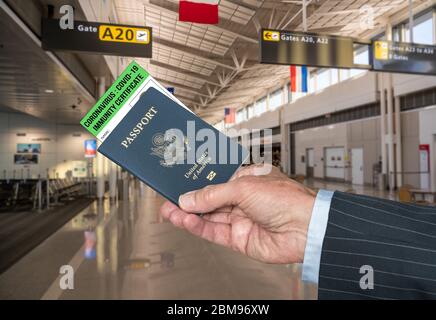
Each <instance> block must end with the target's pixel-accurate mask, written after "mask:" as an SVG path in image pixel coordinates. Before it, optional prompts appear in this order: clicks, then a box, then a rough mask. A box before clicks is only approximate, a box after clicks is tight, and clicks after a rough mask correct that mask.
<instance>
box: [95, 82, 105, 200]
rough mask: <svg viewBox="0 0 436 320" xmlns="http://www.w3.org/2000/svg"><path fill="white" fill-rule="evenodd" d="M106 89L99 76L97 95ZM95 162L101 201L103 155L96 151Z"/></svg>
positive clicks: (102, 190)
mask: <svg viewBox="0 0 436 320" xmlns="http://www.w3.org/2000/svg"><path fill="white" fill-rule="evenodd" d="M105 91H106V79H105V78H104V77H101V78H99V79H98V96H99V97H101V96H102V95H103V94H104V93H105ZM97 144H98V146H100V144H101V143H100V141H97ZM96 158H97V159H96V162H97V168H96V169H97V170H96V171H97V172H96V174H97V199H98V200H99V201H101V200H102V199H103V197H104V180H105V179H104V156H103V155H102V154H101V153H99V152H97V156H96Z"/></svg>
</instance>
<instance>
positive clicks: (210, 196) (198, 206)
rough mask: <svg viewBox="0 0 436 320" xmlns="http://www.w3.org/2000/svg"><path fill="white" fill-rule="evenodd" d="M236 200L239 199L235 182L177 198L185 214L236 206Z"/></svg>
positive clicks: (206, 188) (212, 186) (209, 187)
mask: <svg viewBox="0 0 436 320" xmlns="http://www.w3.org/2000/svg"><path fill="white" fill-rule="evenodd" d="M238 198H239V199H240V198H241V197H240V194H239V193H238V186H237V181H230V182H227V183H222V184H216V185H209V186H207V187H205V188H203V189H200V190H196V191H191V192H188V193H185V194H183V195H181V196H180V198H179V206H180V208H181V209H182V210H184V211H187V212H193V213H207V212H212V211H214V210H216V209H218V208H221V207H225V206H229V205H236V204H237V202H238Z"/></svg>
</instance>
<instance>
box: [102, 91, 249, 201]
mask: <svg viewBox="0 0 436 320" xmlns="http://www.w3.org/2000/svg"><path fill="white" fill-rule="evenodd" d="M188 121H192V122H191V126H192V124H195V130H193V131H192V130H191V129H188V126H187V123H188ZM138 124H141V125H139V126H138ZM205 128H207V129H208V130H212V132H213V133H214V136H215V139H216V142H214V141H212V143H210V144H209V145H211V146H213V148H215V150H213V149H211V150H209V152H208V150H206V149H205V148H204V143H205V141H207V139H208V138H206V139H204V141H203V140H202V139H198V140H197V139H196V137H197V133H198V132H199V131H200V130H201V129H205ZM169 129H178V130H180V131H181V132H183V135H184V137H185V140H184V144H185V147H186V150H191V151H193V154H194V155H197V151H198V148H201V149H200V150H201V151H200V152H198V156H196V157H194V158H195V162H194V163H190V164H189V163H187V161H183V163H176V164H171V163H167V162H166V161H164V156H163V152H164V151H165V150H166V149H165V148H171V144H170V143H169V142H168V141H165V139H164V135H165V132H166V131H167V130H169ZM190 130H191V131H190ZM188 131H189V132H188ZM192 132H194V134H195V136H194V135H193V134H192ZM191 136H193V137H191ZM192 140H194V141H192ZM223 141H226V143H225V147H223V144H222V142H223ZM219 142H220V143H219ZM220 144H221V149H222V150H220ZM202 146H203V147H202ZM232 150H233V152H234V150H237V155H238V157H237V161H235V160H234V159H230V154H231V151H232ZM98 151H99V152H101V153H102V154H103V155H105V156H106V157H108V158H109V159H111V160H112V161H114V162H115V163H117V164H118V165H119V166H121V167H123V168H125V169H126V170H127V171H129V172H130V173H132V174H133V175H135V176H136V177H138V178H139V179H140V180H141V181H143V182H144V183H146V184H147V185H148V186H150V187H151V188H153V189H154V190H155V191H157V192H158V193H160V194H161V195H162V196H164V197H165V198H167V199H168V200H170V201H171V202H173V203H174V204H176V205H177V204H178V199H179V196H180V195H182V194H184V193H186V192H189V191H192V190H197V189H201V188H203V187H205V186H207V185H209V184H218V183H224V182H227V181H228V180H229V179H230V178H231V176H232V175H233V174H234V172H235V171H236V170H237V169H238V168H239V167H240V166H241V164H242V163H244V162H245V160H246V159H247V157H248V152H247V150H246V149H245V148H243V147H242V146H240V145H239V144H238V143H236V142H234V141H233V140H231V139H230V138H229V137H227V136H225V135H224V134H222V133H221V132H219V131H218V130H217V129H215V128H214V127H213V126H211V125H209V124H208V123H206V122H205V121H203V120H202V119H200V118H199V117H197V116H196V115H195V114H193V113H192V112H190V111H189V110H188V109H186V108H185V107H182V106H181V105H180V104H178V103H177V102H176V101H174V100H173V99H171V98H169V97H168V96H167V95H165V94H163V93H162V92H160V91H158V90H157V89H155V88H153V87H150V88H148V89H147V90H146V91H145V92H144V93H142V95H141V97H140V98H139V100H138V101H137V102H136V104H135V105H133V107H132V108H131V109H130V110H129V111H128V113H127V114H126V115H125V116H124V118H123V119H122V120H121V121H120V122H119V123H118V124H117V126H116V127H115V128H114V129H113V130H112V131H111V133H110V134H109V135H108V136H107V137H105V139H104V141H103V143H102V144H101V145H100V147H99V149H98ZM211 151H215V157H214V158H215V163H212V162H211V161H210V155H211ZM186 156H187V155H186ZM187 157H188V156H187ZM185 160H186V159H185ZM231 160H233V162H234V163H232V162H231Z"/></svg>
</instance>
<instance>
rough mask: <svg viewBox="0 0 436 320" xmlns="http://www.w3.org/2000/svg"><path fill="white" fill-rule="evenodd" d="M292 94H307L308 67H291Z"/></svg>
mask: <svg viewBox="0 0 436 320" xmlns="http://www.w3.org/2000/svg"><path fill="white" fill-rule="evenodd" d="M290 72H291V92H307V66H301V67H299V66H290Z"/></svg>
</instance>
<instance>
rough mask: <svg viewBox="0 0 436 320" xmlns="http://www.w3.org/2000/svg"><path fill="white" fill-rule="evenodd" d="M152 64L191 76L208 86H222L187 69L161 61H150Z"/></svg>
mask: <svg viewBox="0 0 436 320" xmlns="http://www.w3.org/2000/svg"><path fill="white" fill-rule="evenodd" d="M150 64H152V65H154V66H157V67H161V68H165V69H167V70H171V71H174V72H177V73H180V74H182V75H187V76H189V77H191V78H195V79H198V80H201V81H204V82H205V83H208V84H211V85H214V86H220V84H219V83H217V82H213V81H210V80H209V79H210V77H206V76H201V75H200V74H198V73H194V72H191V71H187V70H186V69H183V68H179V67H175V66H172V65H169V64H167V63H163V62H160V61H157V60H153V59H152V60H150Z"/></svg>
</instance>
